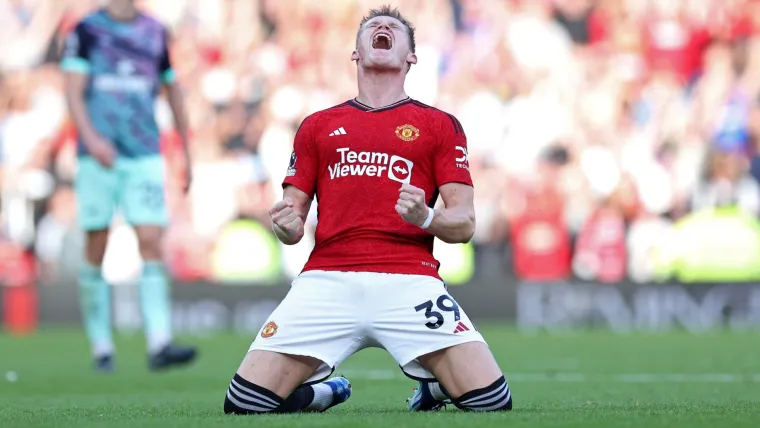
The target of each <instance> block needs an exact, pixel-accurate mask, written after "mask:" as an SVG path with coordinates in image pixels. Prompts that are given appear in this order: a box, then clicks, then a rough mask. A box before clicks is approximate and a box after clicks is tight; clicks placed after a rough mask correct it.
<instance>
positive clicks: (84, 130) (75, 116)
mask: <svg viewBox="0 0 760 428" xmlns="http://www.w3.org/2000/svg"><path fill="white" fill-rule="evenodd" d="M66 98H67V103H68V106H69V112H70V114H71V119H72V120H73V121H74V125H75V126H76V128H77V132H78V133H79V137H80V139H81V140H82V142H83V143H84V144H85V146H89V144H90V142H91V141H95V140H97V139H99V138H100V136H99V135H98V131H96V130H95V127H93V126H92V122H91V121H90V116H89V113H87V107H86V106H85V103H84V98H83V96H82V94H80V93H78V92H71V91H69V93H68V94H67V97H66Z"/></svg>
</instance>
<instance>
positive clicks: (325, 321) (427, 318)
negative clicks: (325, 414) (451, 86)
mask: <svg viewBox="0 0 760 428" xmlns="http://www.w3.org/2000/svg"><path fill="white" fill-rule="evenodd" d="M414 50H415V43H414V27H413V26H412V25H411V24H410V23H409V22H407V21H406V20H405V19H404V17H403V16H401V14H400V13H399V12H398V10H396V9H391V8H390V7H388V6H386V7H383V8H381V9H377V10H372V11H370V13H369V15H368V16H367V17H365V18H364V19H363V20H362V22H361V24H360V27H359V31H358V34H357V39H356V50H355V51H354V52H353V54H352V56H351V59H352V60H353V61H356V63H357V72H358V82H359V95H358V97H356V98H355V99H353V100H351V101H347V102H345V103H343V104H340V105H338V106H335V107H332V108H330V109H327V110H323V111H320V112H318V113H315V114H313V115H311V116H309V117H307V118H306V119H305V120H304V122H303V123H302V124H301V127H300V128H299V130H298V132H297V134H296V137H295V143H294V151H293V154H292V155H291V158H290V165H289V168H288V171H287V178H286V179H285V182H284V184H283V187H284V197H283V200H282V201H280V202H278V203H276V204H275V205H274V207H273V208H272V209H271V210H270V215H271V217H272V222H273V229H274V232H275V234H276V235H277V237H278V238H279V239H280V241H282V242H283V243H285V244H288V245H293V244H296V243H298V242H299V241H300V240H301V238H302V237H303V234H304V220H305V218H306V215H307V213H308V212H309V207H310V206H311V203H312V198H313V197H315V196H316V198H317V200H318V202H319V218H318V225H317V231H316V246H315V248H314V250H313V252H312V253H311V256H310V258H309V261H308V262H307V263H306V266H305V267H304V270H303V272H302V273H301V275H300V276H299V277H298V278H296V279H295V280H294V281H293V284H292V288H291V290H290V292H289V293H288V295H287V297H286V298H285V299H284V300H283V302H282V303H281V304H280V306H279V307H278V308H277V309H276V310H275V311H274V313H273V314H272V315H271V317H270V319H269V321H268V322H267V323H266V324H265V325H264V326H263V327H262V329H261V331H260V333H259V336H258V337H257V338H256V340H255V341H254V343H253V344H252V345H251V348H250V350H249V352H248V354H247V355H246V356H245V358H244V360H243V362H242V364H241V365H240V367H239V369H238V371H237V373H236V374H235V375H234V378H233V380H232V382H231V383H230V386H229V389H228V390H227V395H226V399H225V404H224V410H225V412H226V413H235V414H251V413H267V412H277V413H284V412H296V411H324V410H326V409H327V408H330V407H332V406H334V405H336V404H340V403H342V402H344V401H346V400H347V399H348V398H349V397H350V395H351V386H350V384H349V383H348V380H346V379H345V378H342V377H336V378H333V379H330V380H328V381H326V382H322V381H324V379H326V378H327V377H329V376H330V374H331V373H332V371H333V370H334V369H335V367H337V366H338V365H339V364H340V363H341V362H343V361H344V360H345V359H346V358H347V357H349V356H350V355H352V354H354V353H355V352H357V351H359V350H361V349H363V348H366V347H380V348H384V349H386V350H388V352H390V353H391V355H392V356H393V357H394V358H395V359H396V361H397V362H398V364H399V366H400V367H401V369H402V370H403V372H404V373H405V374H406V375H407V376H409V377H410V378H412V379H415V380H418V381H419V387H418V388H417V389H416V390H415V393H414V395H413V396H412V397H411V398H410V399H409V400H408V404H409V409H410V410H411V411H426V410H436V409H439V408H441V407H442V406H443V404H444V403H446V402H447V401H448V400H451V401H452V402H453V404H454V405H456V406H457V407H458V408H460V409H467V410H474V411H497V410H510V409H511V408H512V396H511V393H510V390H509V385H508V384H507V381H506V379H505V378H504V376H503V374H502V372H501V370H500V368H499V366H498V365H497V364H496V361H495V360H494V358H493V356H492V354H491V352H490V350H489V349H488V346H487V345H486V343H485V342H484V340H483V337H482V336H481V335H480V333H478V331H477V329H476V328H475V326H474V325H473V323H472V321H470V319H469V318H468V316H467V315H466V314H465V312H464V311H463V310H462V309H461V308H460V307H459V306H458V305H457V303H456V301H455V300H454V299H453V298H452V297H451V296H449V295H448V292H447V290H446V287H445V285H444V283H443V282H442V280H441V278H440V276H439V275H438V267H439V263H438V261H437V260H435V258H433V255H432V250H433V241H434V238H435V237H438V238H439V239H441V240H442V241H445V242H450V243H464V242H468V241H469V240H470V239H471V238H472V235H473V233H474V228H475V214H474V206H473V187H472V180H471V178H470V172H469V164H468V160H467V140H466V138H465V135H464V131H463V130H462V126H461V125H460V123H459V121H458V120H457V119H456V118H454V117H453V116H451V115H449V114H447V113H444V112H442V111H440V110H437V109H435V108H432V107H429V106H427V105H424V104H422V103H419V102H417V101H414V100H412V99H410V98H409V97H408V96H407V95H406V93H405V92H404V81H405V78H406V73H407V72H408V71H409V68H410V67H411V66H412V65H413V64H415V63H416V62H417V57H416V55H415V53H414ZM439 195H440V196H441V197H442V198H443V202H444V205H445V208H439V209H434V207H435V203H436V200H437V198H438V196H439ZM320 382H322V383H320Z"/></svg>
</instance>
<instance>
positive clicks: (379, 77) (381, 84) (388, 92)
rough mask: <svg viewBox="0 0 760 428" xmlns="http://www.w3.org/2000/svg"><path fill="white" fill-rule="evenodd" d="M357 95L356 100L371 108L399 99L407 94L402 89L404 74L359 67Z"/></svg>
mask: <svg viewBox="0 0 760 428" xmlns="http://www.w3.org/2000/svg"><path fill="white" fill-rule="evenodd" d="M358 77H359V78H358V81H359V96H358V97H356V100H357V101H359V102H360V103H362V104H364V105H367V106H370V107H372V108H381V107H385V106H387V105H390V104H393V103H395V102H397V101H401V100H403V99H404V98H407V97H408V95H407V94H406V91H404V80H405V79H406V74H405V73H404V72H403V71H401V72H397V71H391V72H384V71H374V70H365V69H363V68H362V67H359V70H358Z"/></svg>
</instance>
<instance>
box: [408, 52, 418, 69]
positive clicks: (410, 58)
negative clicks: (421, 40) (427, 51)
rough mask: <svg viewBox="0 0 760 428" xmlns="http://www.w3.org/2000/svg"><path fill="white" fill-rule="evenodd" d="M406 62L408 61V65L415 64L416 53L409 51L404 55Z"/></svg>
mask: <svg viewBox="0 0 760 428" xmlns="http://www.w3.org/2000/svg"><path fill="white" fill-rule="evenodd" d="M406 62H407V63H409V66H410V67H411V65H412V64H417V54H415V53H411V52H410V53H409V55H407V56H406Z"/></svg>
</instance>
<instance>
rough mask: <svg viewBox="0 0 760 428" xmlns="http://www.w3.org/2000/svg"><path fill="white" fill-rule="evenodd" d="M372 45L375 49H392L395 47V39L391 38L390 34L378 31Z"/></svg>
mask: <svg viewBox="0 0 760 428" xmlns="http://www.w3.org/2000/svg"><path fill="white" fill-rule="evenodd" d="M372 47H373V48H374V49H384V50H390V48H392V47H393V39H391V36H390V34H386V33H377V34H375V37H374V38H373V39H372Z"/></svg>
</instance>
